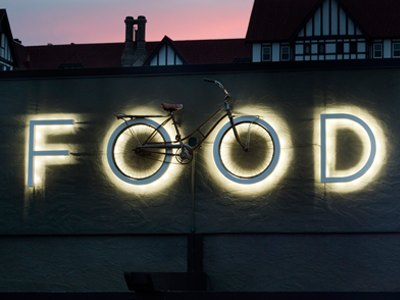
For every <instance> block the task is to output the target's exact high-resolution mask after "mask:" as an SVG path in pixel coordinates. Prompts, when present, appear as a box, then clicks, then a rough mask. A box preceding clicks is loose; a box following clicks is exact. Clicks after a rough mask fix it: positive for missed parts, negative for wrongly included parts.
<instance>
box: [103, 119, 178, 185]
mask: <svg viewBox="0 0 400 300" xmlns="http://www.w3.org/2000/svg"><path fill="white" fill-rule="evenodd" d="M157 127H158V124H157V123H156V122H154V121H152V120H148V119H134V120H130V121H128V122H127V124H121V126H119V127H118V128H117V129H116V130H115V131H114V133H113V134H112V136H111V138H110V141H109V145H108V149H107V152H108V153H107V156H108V161H109V164H110V166H111V169H112V170H113V172H114V174H116V175H117V176H118V177H119V178H120V179H122V180H124V181H125V182H128V183H132V184H148V183H151V182H153V181H155V180H157V179H158V178H160V176H162V175H163V174H164V172H165V171H166V170H167V168H168V163H169V162H170V160H171V157H170V155H169V154H171V150H167V149H138V148H137V147H138V146H143V145H145V144H146V145H151V144H161V145H165V143H166V142H169V141H170V139H169V136H168V134H167V132H166V131H165V129H164V128H162V127H160V128H158V129H157Z"/></svg>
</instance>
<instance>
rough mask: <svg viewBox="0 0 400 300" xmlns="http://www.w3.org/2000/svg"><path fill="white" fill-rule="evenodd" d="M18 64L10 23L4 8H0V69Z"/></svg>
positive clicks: (8, 68) (10, 67)
mask: <svg viewBox="0 0 400 300" xmlns="http://www.w3.org/2000/svg"><path fill="white" fill-rule="evenodd" d="M16 66H18V58H17V55H16V51H15V48H14V42H13V37H12V34H11V29H10V24H9V23H8V18H7V13H6V11H5V9H0V71H3V70H12V69H13V68H14V67H16Z"/></svg>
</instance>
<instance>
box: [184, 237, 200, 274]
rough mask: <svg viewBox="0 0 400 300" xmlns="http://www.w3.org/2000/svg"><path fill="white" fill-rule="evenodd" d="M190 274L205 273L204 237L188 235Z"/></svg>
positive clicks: (188, 265) (188, 269)
mask: <svg viewBox="0 0 400 300" xmlns="http://www.w3.org/2000/svg"><path fill="white" fill-rule="evenodd" d="M187 271H188V272H203V235H202V234H195V233H192V234H189V235H188V263H187Z"/></svg>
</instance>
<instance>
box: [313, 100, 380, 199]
mask: <svg viewBox="0 0 400 300" xmlns="http://www.w3.org/2000/svg"><path fill="white" fill-rule="evenodd" d="M340 113H346V114H351V115H354V116H356V117H358V118H360V119H361V120H363V121H364V122H365V123H366V124H367V125H368V126H369V128H370V129H371V131H372V133H373V135H374V137H375V139H376V155H375V159H374V161H373V163H372V165H371V167H370V168H369V169H368V171H367V172H366V173H365V174H364V175H362V176H361V177H359V178H357V179H355V180H353V181H350V182H338V183H321V148H320V147H321V128H320V127H321V117H320V115H321V114H340ZM341 129H347V130H352V131H354V132H355V133H356V134H357V136H358V137H359V138H360V140H361V143H362V147H363V150H362V154H361V155H360V158H359V161H358V162H357V164H356V165H354V166H352V167H350V168H348V169H345V170H335V163H336V148H337V144H336V141H337V132H338V130H341ZM313 136H314V138H313V139H314V145H316V146H315V147H314V173H315V185H316V188H317V189H318V188H322V187H323V186H324V185H325V187H326V188H327V189H328V190H330V191H334V192H340V193H350V192H355V191H359V190H361V189H363V188H365V187H366V186H367V185H368V184H369V183H370V182H371V181H372V180H373V179H374V178H376V176H378V174H379V173H380V170H381V167H382V165H383V163H384V161H385V157H386V155H387V154H386V143H387V141H386V138H385V135H384V133H383V131H382V129H381V127H380V126H379V122H378V121H377V120H376V119H375V118H374V117H373V116H372V115H371V114H370V113H368V112H366V111H365V110H362V109H361V108H359V107H355V106H352V105H343V106H336V107H334V108H316V109H315V110H314V134H313ZM326 143H327V144H326V145H327V155H326V159H327V176H328V177H344V176H349V175H352V174H354V173H356V172H357V171H358V170H360V169H361V168H362V167H363V166H364V165H365V163H366V161H367V160H368V157H369V154H370V150H371V142H370V139H369V137H368V134H367V133H366V131H365V129H364V128H362V126H361V125H359V124H357V123H356V122H354V121H351V120H346V119H330V120H327V121H326Z"/></svg>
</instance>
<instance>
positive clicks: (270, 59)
mask: <svg viewBox="0 0 400 300" xmlns="http://www.w3.org/2000/svg"><path fill="white" fill-rule="evenodd" d="M265 49H269V53H264V50H265ZM264 55H269V59H264ZM261 61H272V47H271V46H262V47H261Z"/></svg>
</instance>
